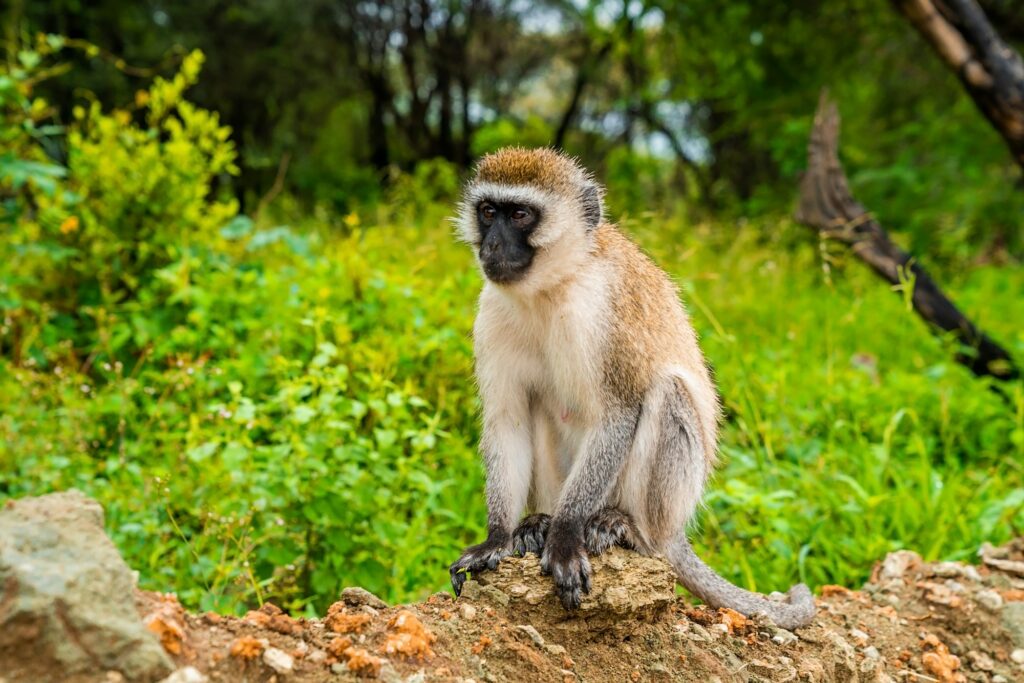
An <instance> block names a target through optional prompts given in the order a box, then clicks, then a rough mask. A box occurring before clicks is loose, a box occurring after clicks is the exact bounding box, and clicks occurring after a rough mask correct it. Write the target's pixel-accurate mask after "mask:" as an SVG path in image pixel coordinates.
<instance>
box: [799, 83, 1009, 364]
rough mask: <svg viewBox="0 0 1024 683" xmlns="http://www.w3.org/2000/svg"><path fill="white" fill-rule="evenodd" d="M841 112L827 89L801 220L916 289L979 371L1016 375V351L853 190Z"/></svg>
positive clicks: (929, 313)
mask: <svg viewBox="0 0 1024 683" xmlns="http://www.w3.org/2000/svg"><path fill="white" fill-rule="evenodd" d="M838 149H839V111H838V110H837V109H836V105H835V103H833V102H832V101H831V100H829V98H828V96H827V95H826V94H825V93H822V96H821V100H820V101H819V103H818V111H817V113H816V114H815V116H814V128H813V129H812V131H811V141H810V144H809V145H808V150H807V157H808V159H807V172H806V174H805V175H804V177H803V180H802V181H801V183H800V201H799V205H798V207H797V211H796V219H797V220H798V221H799V222H801V223H803V224H805V225H807V226H809V227H812V228H815V229H817V230H819V231H820V232H821V234H822V235H824V236H825V237H828V238H830V239H834V240H838V241H840V242H843V243H844V244H847V245H849V246H850V247H851V248H852V249H853V252H854V253H855V254H856V255H857V256H859V257H860V258H861V260H863V261H864V262H865V263H867V264H868V265H869V266H871V268H872V269H873V270H874V271H875V272H876V273H878V274H879V275H881V276H882V278H884V279H885V280H886V281H887V282H889V283H891V284H893V285H900V286H904V287H906V286H910V287H913V288H914V291H913V294H912V297H911V302H912V304H913V306H914V310H915V311H916V312H917V314H918V315H919V316H921V318H923V319H924V320H925V321H926V322H928V323H929V324H930V325H932V326H933V327H934V328H937V329H938V330H940V331H942V332H948V333H951V334H952V336H953V337H954V338H955V339H956V340H957V341H958V342H959V343H960V349H959V350H958V352H957V355H956V359H957V361H958V362H960V363H962V364H963V365H965V366H966V367H967V368H969V369H970V370H971V372H973V373H974V374H975V375H978V376H989V377H994V378H996V379H999V380H1008V379H1015V378H1017V377H1019V376H1020V373H1019V370H1018V369H1017V367H1016V365H1015V364H1014V362H1013V359H1012V358H1011V357H1010V354H1009V353H1008V352H1007V351H1006V349H1004V348H1003V347H1001V346H1000V345H999V344H997V343H996V342H994V341H993V340H992V339H990V338H989V337H988V336H987V335H985V333H984V332H982V331H981V330H979V329H978V328H977V327H975V325H974V324H973V323H972V322H971V321H970V320H968V319H967V317H966V316H965V315H964V314H963V313H962V312H961V311H960V310H959V309H958V308H957V307H956V306H955V305H954V304H953V302H952V301H950V300H949V298H948V297H947V296H946V295H945V294H944V293H943V292H942V290H941V289H940V288H939V286H938V285H937V284H936V283H935V281H934V280H932V278H931V277H930V276H929V275H928V273H926V272H925V270H924V269H923V268H922V267H921V266H920V265H919V264H918V263H917V261H916V260H915V259H914V258H913V257H912V256H911V255H910V254H908V253H906V252H905V251H903V250H902V249H900V248H899V247H898V246H896V245H895V244H893V242H892V240H891V239H889V235H888V234H887V233H886V231H885V230H884V229H883V228H882V226H881V225H880V224H879V223H878V221H876V220H875V219H874V218H873V217H872V216H871V214H870V213H868V211H867V209H865V208H864V206H863V205H862V204H860V202H858V201H857V200H856V199H854V198H853V196H851V194H850V189H849V186H848V185H847V182H846V174H845V172H844V171H843V167H842V165H841V164H840V163H839V153H838Z"/></svg>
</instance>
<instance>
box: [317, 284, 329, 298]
mask: <svg viewBox="0 0 1024 683" xmlns="http://www.w3.org/2000/svg"><path fill="white" fill-rule="evenodd" d="M317 294H319V295H320V298H321V299H326V298H327V297H329V296H330V295H331V289H330V287H321V288H320V291H318V292H317Z"/></svg>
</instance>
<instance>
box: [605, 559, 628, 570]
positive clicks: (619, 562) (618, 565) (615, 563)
mask: <svg viewBox="0 0 1024 683" xmlns="http://www.w3.org/2000/svg"><path fill="white" fill-rule="evenodd" d="M605 564H606V565H608V566H609V567H611V568H612V569H614V570H615V571H617V572H621V571H622V570H623V568H625V566H626V562H625V560H623V559H622V558H621V557H619V556H618V555H609V556H608V558H607V559H606V560H605Z"/></svg>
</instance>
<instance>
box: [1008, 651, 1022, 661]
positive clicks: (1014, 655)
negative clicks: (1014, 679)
mask: <svg viewBox="0 0 1024 683" xmlns="http://www.w3.org/2000/svg"><path fill="white" fill-rule="evenodd" d="M1010 659H1012V660H1013V661H1014V662H1016V663H1017V664H1024V649H1018V650H1014V651H1013V652H1011V653H1010Z"/></svg>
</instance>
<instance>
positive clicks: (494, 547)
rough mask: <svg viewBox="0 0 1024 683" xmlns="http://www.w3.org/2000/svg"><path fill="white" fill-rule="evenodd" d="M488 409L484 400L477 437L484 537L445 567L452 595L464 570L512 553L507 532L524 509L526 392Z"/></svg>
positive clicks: (529, 459) (529, 462)
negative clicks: (481, 463)
mask: <svg viewBox="0 0 1024 683" xmlns="http://www.w3.org/2000/svg"><path fill="white" fill-rule="evenodd" d="M511 396H512V398H511V399H510V398H509V397H508V395H507V396H506V397H505V399H504V400H503V401H502V402H500V403H498V401H497V400H495V401H494V402H493V403H490V405H492V406H495V404H498V405H497V406H495V407H494V408H492V409H488V408H487V406H488V401H487V400H486V398H485V400H484V430H483V437H482V439H481V441H480V450H481V453H482V454H483V459H484V466H485V468H486V470H487V539H486V540H485V541H484V542H483V543H479V544H477V545H472V546H470V547H468V548H466V550H465V551H464V552H463V553H462V556H461V557H460V558H459V559H458V560H456V561H455V562H454V563H453V564H452V565H451V567H449V569H448V571H449V574H450V575H451V581H452V588H453V589H454V590H455V594H456V595H458V594H459V593H461V592H462V584H463V583H465V581H466V574H467V573H468V572H479V571H483V570H484V569H494V568H495V567H497V566H498V562H500V561H501V559H502V558H503V557H507V556H508V555H509V554H511V552H512V531H513V528H514V527H515V524H516V523H517V522H518V521H519V518H520V517H521V516H522V515H523V511H524V510H525V509H526V499H527V496H528V494H529V492H530V477H531V475H532V466H533V453H532V443H531V432H530V419H529V417H530V416H529V402H528V400H527V396H526V394H525V392H511Z"/></svg>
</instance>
